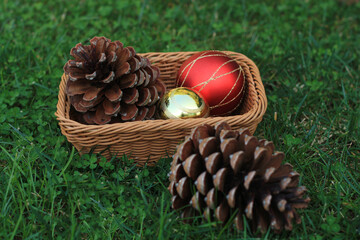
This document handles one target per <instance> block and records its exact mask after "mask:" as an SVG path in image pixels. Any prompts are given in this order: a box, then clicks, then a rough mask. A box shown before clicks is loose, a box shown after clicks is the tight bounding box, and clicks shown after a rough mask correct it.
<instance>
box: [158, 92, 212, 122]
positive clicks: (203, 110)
mask: <svg viewBox="0 0 360 240" xmlns="http://www.w3.org/2000/svg"><path fill="white" fill-rule="evenodd" d="M158 115H159V118H162V119H177V118H183V119H184V118H200V117H207V116H209V106H208V105H207V103H206V102H205V101H204V99H203V98H202V97H201V96H200V95H199V94H198V93H197V92H196V91H195V90H193V89H189V88H184V87H180V88H174V89H172V90H170V91H169V92H168V93H166V94H165V95H164V97H163V98H162V99H161V100H160V103H159V112H158Z"/></svg>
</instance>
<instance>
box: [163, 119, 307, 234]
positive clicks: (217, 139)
mask: <svg viewBox="0 0 360 240" xmlns="http://www.w3.org/2000/svg"><path fill="white" fill-rule="evenodd" d="M284 156H285V155H284V153H281V152H274V144H273V143H272V142H269V141H266V140H258V139H257V138H256V137H254V136H251V135H250V132H249V131H248V130H245V129H241V130H240V131H234V130H231V128H230V126H229V125H228V124H227V123H220V124H217V125H216V126H215V127H211V126H210V125H202V126H199V127H197V128H195V129H194V130H193V131H192V134H191V136H190V137H189V138H187V139H186V140H185V142H184V143H182V144H181V145H180V146H179V147H178V150H177V152H176V154H175V155H174V157H173V162H172V165H171V172H170V173H169V179H170V185H169V190H170V193H171V194H172V195H173V197H172V207H173V208H174V209H179V208H183V207H184V209H183V212H182V217H183V218H185V221H186V222H191V217H194V216H200V215H203V216H204V218H205V219H213V217H215V218H216V219H217V220H219V221H221V222H223V223H226V222H228V221H229V220H230V218H231V217H232V216H235V218H234V224H235V226H236V228H237V229H239V230H243V228H244V223H243V216H245V217H246V219H247V222H248V223H249V225H250V227H251V229H252V231H254V232H255V231H256V230H257V229H260V230H261V232H265V231H266V230H267V229H268V227H269V226H270V227H271V228H272V229H274V231H275V232H280V231H281V230H283V228H285V229H286V230H291V229H292V220H293V219H295V222H296V223H300V222H301V219H300V217H299V216H298V214H297V213H296V211H295V209H296V208H305V207H307V205H308V202H309V201H310V199H309V198H306V199H303V196H304V194H305V192H306V188H305V187H302V186H301V187H297V185H298V183H299V174H298V173H296V172H294V171H293V169H292V166H291V165H290V164H288V163H285V164H283V165H281V162H282V160H283V159H284ZM194 189H195V191H194Z"/></svg>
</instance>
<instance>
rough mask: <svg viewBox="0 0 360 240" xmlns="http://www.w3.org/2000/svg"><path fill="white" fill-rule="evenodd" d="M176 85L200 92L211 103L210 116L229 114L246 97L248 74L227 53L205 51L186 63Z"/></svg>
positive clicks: (179, 72) (181, 68) (181, 69)
mask: <svg viewBox="0 0 360 240" xmlns="http://www.w3.org/2000/svg"><path fill="white" fill-rule="evenodd" d="M176 86H177V87H188V88H191V89H194V90H196V91H197V92H199V93H200V94H201V95H202V97H203V98H204V100H205V101H206V102H207V103H208V104H209V107H210V115H212V116H221V115H228V114H230V113H232V112H233V111H234V110H235V109H236V108H237V107H238V106H239V105H240V103H241V100H242V97H243V95H244V87H245V77H244V71H243V70H242V68H241V66H240V65H239V64H238V63H237V62H236V60H234V59H232V58H231V57H230V56H228V55H226V54H225V53H223V52H219V51H203V52H199V53H196V54H194V55H193V56H191V57H190V58H189V59H187V60H186V61H185V62H184V63H183V64H182V66H181V67H180V69H179V71H178V76H177V79H176Z"/></svg>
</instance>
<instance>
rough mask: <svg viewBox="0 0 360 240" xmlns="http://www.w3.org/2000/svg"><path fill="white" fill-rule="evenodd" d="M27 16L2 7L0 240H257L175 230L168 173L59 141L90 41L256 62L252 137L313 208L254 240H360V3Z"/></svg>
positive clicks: (112, 9)
mask: <svg viewBox="0 0 360 240" xmlns="http://www.w3.org/2000/svg"><path fill="white" fill-rule="evenodd" d="M27 2H30V1H16V0H14V1H8V0H4V1H1V2H0V32H1V37H0V112H1V114H0V145H1V146H0V239H50V238H55V239H81V238H83V239H111V238H115V239H126V238H133V239H154V238H160V239H168V238H169V239H187V238H189V239H200V238H201V239H212V238H213V239H216V238H218V239H235V238H246V237H255V236H256V235H252V234H251V233H250V232H249V231H245V232H236V231H232V230H231V228H224V229H222V228H221V227H220V226H218V225H216V224H214V223H205V224H202V225H194V226H191V225H186V224H182V223H181V222H180V221H179V218H178V217H179V214H178V213H177V212H173V211H171V209H170V194H169V193H168V191H167V189H166V187H167V185H168V178H167V172H168V171H169V162H170V161H171V159H166V158H164V159H161V160H160V161H159V163H158V164H157V165H156V166H155V167H145V168H138V167H135V166H134V164H133V163H132V162H131V160H127V159H126V157H124V158H123V159H113V160H112V161H111V162H105V161H104V160H102V162H101V163H100V164H99V165H97V164H95V162H96V156H93V155H85V156H79V155H78V153H77V151H76V150H74V148H73V147H72V145H71V144H69V143H68V142H67V140H66V138H65V137H64V136H62V134H61V132H60V129H59V127H58V125H57V121H56V119H55V116H54V112H55V111H56V103H57V92H58V84H59V82H60V77H61V74H62V71H63V70H62V67H63V65H64V63H65V62H66V61H67V60H68V59H69V58H70V56H69V51H70V49H71V48H72V47H73V46H75V44H76V43H78V42H84V43H87V42H88V40H89V39H90V38H92V37H93V36H106V37H108V38H110V39H112V40H120V41H122V42H124V44H125V45H132V46H134V47H135V49H136V50H137V51H138V52H149V51H163V52H166V51H198V50H199V51H200V50H206V49H219V50H231V51H236V52H241V53H244V54H245V55H247V56H248V57H250V58H251V59H253V60H254V61H255V63H256V64H257V65H258V67H259V69H260V71H261V75H262V79H263V82H264V85H265V88H266V93H267V96H268V100H269V106H268V109H267V112H266V114H265V116H264V119H263V122H262V123H260V124H259V126H258V129H257V131H256V133H255V135H257V136H259V137H264V138H267V139H270V140H272V141H274V143H275V144H276V148H277V149H278V150H280V151H284V152H285V153H286V155H287V158H286V161H287V162H290V163H291V164H293V166H294V168H295V170H297V171H298V172H300V173H301V176H302V177H301V184H302V185H305V186H307V188H308V189H309V192H308V195H309V196H310V197H311V199H312V201H311V203H310V206H309V208H308V209H305V210H302V211H300V214H301V216H302V220H303V221H302V224H300V225H297V226H295V228H294V230H293V231H292V232H283V233H282V234H280V235H276V234H274V233H273V232H271V231H269V232H268V233H267V234H266V235H264V236H263V237H264V238H284V239H285V238H293V239H297V238H302V239H358V238H360V166H359V163H358V162H359V160H360V157H359V156H360V145H359V142H360V141H359V136H360V130H359V128H360V96H359V95H360V93H359V92H360V91H359V88H360V79H359V71H360V61H359V57H360V48H359V43H360V42H359V41H360V19H359V18H360V15H359V12H360V4H359V3H358V4H357V5H352V6H347V5H343V4H340V3H339V2H338V1H336V0H326V1H325V0H324V1H318V0H307V1H303V0H291V1H285V0H283V1H280V0H279V1H258V0H254V1H245V0H243V1H235V0H234V1H231V0H228V1H179V0H178V1H160V0H154V1H153V0H143V1H97V2H96V1H66V2H65V1H60V0H56V1H38V2H34V3H31V4H29V3H27ZM130 2H131V3H130ZM170 2H173V3H170ZM275 113H276V114H277V119H275V118H274V115H275Z"/></svg>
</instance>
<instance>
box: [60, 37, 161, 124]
mask: <svg viewBox="0 0 360 240" xmlns="http://www.w3.org/2000/svg"><path fill="white" fill-rule="evenodd" d="M70 54H71V55H72V56H73V57H74V59H73V60H69V61H68V62H67V63H66V64H65V66H64V71H65V73H66V74H67V75H68V77H69V81H67V85H66V94H67V95H68V96H69V98H70V103H71V105H72V106H73V108H74V109H72V111H71V113H72V115H73V117H74V118H75V119H76V120H79V121H82V122H85V123H87V124H105V123H109V122H122V121H132V120H143V119H150V118H152V117H153V115H154V113H155V103H156V102H157V101H158V99H160V97H162V95H163V94H164V93H165V91H166V86H165V84H164V83H163V82H162V81H161V80H159V79H158V76H159V74H160V71H159V69H158V68H157V67H155V66H151V64H150V62H149V60H148V59H147V58H144V57H141V56H139V55H137V54H136V52H135V50H134V48H132V47H123V44H122V43H121V42H119V41H114V42H111V40H110V39H107V38H105V37H94V38H93V39H91V40H90V45H82V44H81V43H79V44H77V45H76V46H75V47H74V48H73V49H71V51H70Z"/></svg>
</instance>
